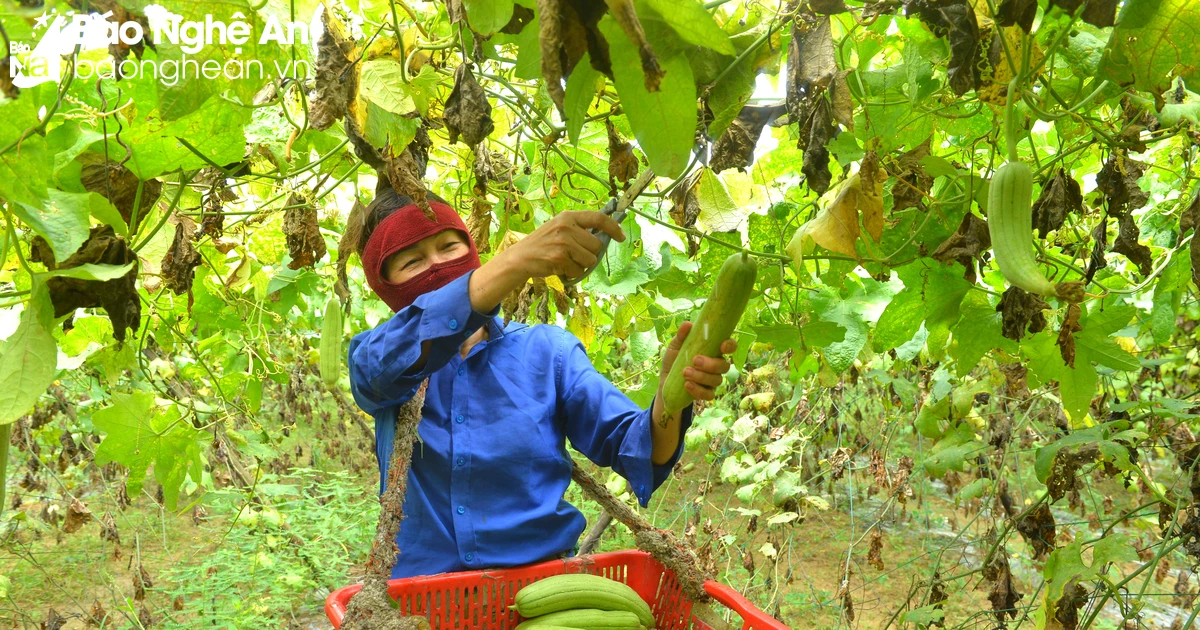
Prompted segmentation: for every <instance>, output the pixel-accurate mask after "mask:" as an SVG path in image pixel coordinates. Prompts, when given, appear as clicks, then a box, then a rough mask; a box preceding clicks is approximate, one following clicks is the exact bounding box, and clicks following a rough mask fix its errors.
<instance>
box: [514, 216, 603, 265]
mask: <svg viewBox="0 0 1200 630" xmlns="http://www.w3.org/2000/svg"><path fill="white" fill-rule="evenodd" d="M592 229H599V230H600V231H602V232H606V233H607V234H608V235H609V236H611V237H612V238H613V239H615V240H618V241H624V240H625V232H624V231H623V230H621V225H620V224H619V223H617V222H616V221H614V220H613V218H612V217H610V216H608V215H607V214H604V213H603V212H594V211H590V212H563V213H560V214H558V215H556V216H555V217H554V218H552V219H550V220H549V221H547V222H545V223H543V224H542V225H541V226H539V227H538V228H537V229H536V230H534V231H533V232H532V233H530V234H529V236H526V237H525V238H523V239H521V240H520V241H518V242H517V243H516V244H514V245H512V246H511V247H509V248H508V249H506V250H504V252H502V253H501V255H504V256H506V257H507V258H508V260H509V263H510V264H512V265H514V266H515V267H517V268H518V269H520V270H521V271H522V273H523V274H524V275H526V276H528V277H530V278H544V277H546V276H553V275H561V276H563V277H565V278H574V277H577V276H580V275H582V274H583V272H584V271H586V270H587V269H588V268H589V267H591V266H592V265H594V264H596V261H597V260H598V258H597V256H599V255H600V249H601V242H600V239H598V238H596V236H595V235H593V234H592V233H591V232H590V230H592Z"/></svg>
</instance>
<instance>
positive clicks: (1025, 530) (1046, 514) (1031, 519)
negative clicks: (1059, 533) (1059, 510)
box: [1017, 501, 1055, 559]
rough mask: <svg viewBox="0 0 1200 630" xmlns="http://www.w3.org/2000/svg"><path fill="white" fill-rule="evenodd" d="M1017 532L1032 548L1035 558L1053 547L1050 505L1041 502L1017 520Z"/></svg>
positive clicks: (1053, 530)
mask: <svg viewBox="0 0 1200 630" xmlns="http://www.w3.org/2000/svg"><path fill="white" fill-rule="evenodd" d="M1017 532H1018V533H1020V534H1021V537H1022V538H1024V539H1025V542H1026V544H1028V545H1029V546H1030V547H1031V548H1032V549H1033V554H1034V558H1035V559H1040V558H1042V557H1044V556H1045V555H1046V554H1048V553H1050V552H1051V551H1053V550H1054V548H1055V543H1054V539H1055V523H1054V514H1052V513H1051V512H1050V505H1049V504H1048V503H1046V502H1044V501H1043V502H1042V503H1041V504H1040V505H1038V507H1037V508H1035V509H1034V510H1033V511H1031V512H1029V513H1028V514H1026V515H1025V516H1024V517H1023V518H1021V520H1019V521H1017Z"/></svg>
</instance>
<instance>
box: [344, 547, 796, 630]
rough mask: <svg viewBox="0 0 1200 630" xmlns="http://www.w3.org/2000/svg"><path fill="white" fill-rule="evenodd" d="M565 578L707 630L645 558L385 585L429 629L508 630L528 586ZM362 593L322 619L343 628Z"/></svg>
mask: <svg viewBox="0 0 1200 630" xmlns="http://www.w3.org/2000/svg"><path fill="white" fill-rule="evenodd" d="M563 573H593V574H596V575H602V576H604V577H606V578H609V579H612V580H617V581H618V582H624V583H625V584H628V585H629V586H630V587H632V588H633V590H635V591H637V593H638V595H641V596H642V599H644V600H646V602H648V603H649V604H650V607H651V608H652V609H653V611H654V620H655V625H656V627H657V628H658V630H687V629H689V628H698V629H701V630H710V629H711V628H712V626H709V625H708V624H706V623H704V622H703V621H701V620H699V619H697V618H695V617H693V616H692V602H691V601H690V600H689V599H688V598H687V596H686V595H684V594H683V591H682V590H680V588H679V583H678V582H677V581H676V580H675V575H674V574H673V573H672V572H670V571H668V570H667V569H666V568H665V567H663V565H662V564H661V563H659V562H658V561H657V560H655V559H654V558H652V557H650V554H648V553H646V552H644V551H614V552H611V553H600V554H595V555H590V556H579V557H575V558H569V559H567V560H551V561H549V562H542V563H539V564H532V565H529V566H524V567H515V568H511V569H495V570H491V571H464V572H461V573H442V574H439V575H430V576H422V577H412V578H403V579H397V580H390V581H389V582H388V594H389V595H391V597H392V599H394V600H396V601H397V602H398V603H399V604H400V610H399V612H400V613H401V614H404V615H423V616H425V617H427V618H428V619H429V623H430V624H431V625H432V626H433V628H434V630H509V629H510V628H515V627H516V625H517V624H518V623H519V622H520V618H519V617H518V616H517V613H516V612H515V611H511V610H509V609H508V607H509V606H510V605H512V603H513V598H514V597H515V595H516V593H517V591H518V590H519V589H521V588H522V587H524V586H525V585H527V584H530V583H531V582H536V581H537V580H540V579H542V578H547V577H550V576H552V575H560V574H563ZM360 590H362V585H361V584H354V585H352V586H344V587H342V588H339V589H338V590H336V591H334V592H332V593H330V594H329V597H328V598H326V600H325V614H326V615H328V616H329V620H330V621H331V622H333V627H334V628H339V627H341V625H342V618H343V617H344V616H345V615H346V605H347V604H348V603H349V602H350V598H351V597H353V596H354V594H355V593H357V592H358V591H360ZM704 590H706V591H708V594H709V595H711V596H712V597H713V599H714V600H716V602H718V603H720V604H723V605H724V606H726V607H728V608H730V609H731V610H733V611H734V612H736V613H737V614H738V615H739V616H741V618H742V626H741V627H742V629H743V630H788V627H787V626H785V625H783V624H782V623H779V622H778V621H776V620H775V619H774V618H772V617H771V616H770V615H768V614H766V613H764V612H763V611H761V610H759V609H757V608H755V607H754V605H753V604H751V603H750V602H749V601H747V600H746V598H745V597H742V596H741V594H739V593H738V592H737V591H735V590H733V589H731V588H729V587H728V586H725V585H723V584H719V583H717V582H713V581H712V580H709V581H708V582H707V583H706V584H705V585H704ZM734 625H737V623H736V621H735V622H734Z"/></svg>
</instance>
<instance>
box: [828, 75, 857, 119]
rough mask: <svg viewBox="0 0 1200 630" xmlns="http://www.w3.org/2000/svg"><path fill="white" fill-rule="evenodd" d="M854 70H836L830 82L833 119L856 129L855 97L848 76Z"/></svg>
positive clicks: (830, 102)
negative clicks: (847, 79)
mask: <svg viewBox="0 0 1200 630" xmlns="http://www.w3.org/2000/svg"><path fill="white" fill-rule="evenodd" d="M851 72H853V71H852V70H841V71H838V72H835V73H834V75H833V78H832V79H831V81H830V84H829V105H830V109H831V111H832V113H833V119H834V120H836V121H837V122H838V123H839V124H841V125H842V126H843V127H845V128H847V129H849V130H851V131H853V130H854V99H853V98H851V96H850V83H849V82H848V81H846V77H847V76H849V75H850V73H851Z"/></svg>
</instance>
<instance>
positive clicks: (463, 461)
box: [455, 457, 467, 466]
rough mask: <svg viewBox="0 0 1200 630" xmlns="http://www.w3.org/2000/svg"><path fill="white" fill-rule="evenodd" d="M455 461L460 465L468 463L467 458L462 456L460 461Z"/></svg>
mask: <svg viewBox="0 0 1200 630" xmlns="http://www.w3.org/2000/svg"><path fill="white" fill-rule="evenodd" d="M455 463H456V464H458V465H459V466H462V465H463V464H465V463H467V460H466V459H464V458H462V457H459V458H458V461H457V462H455Z"/></svg>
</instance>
